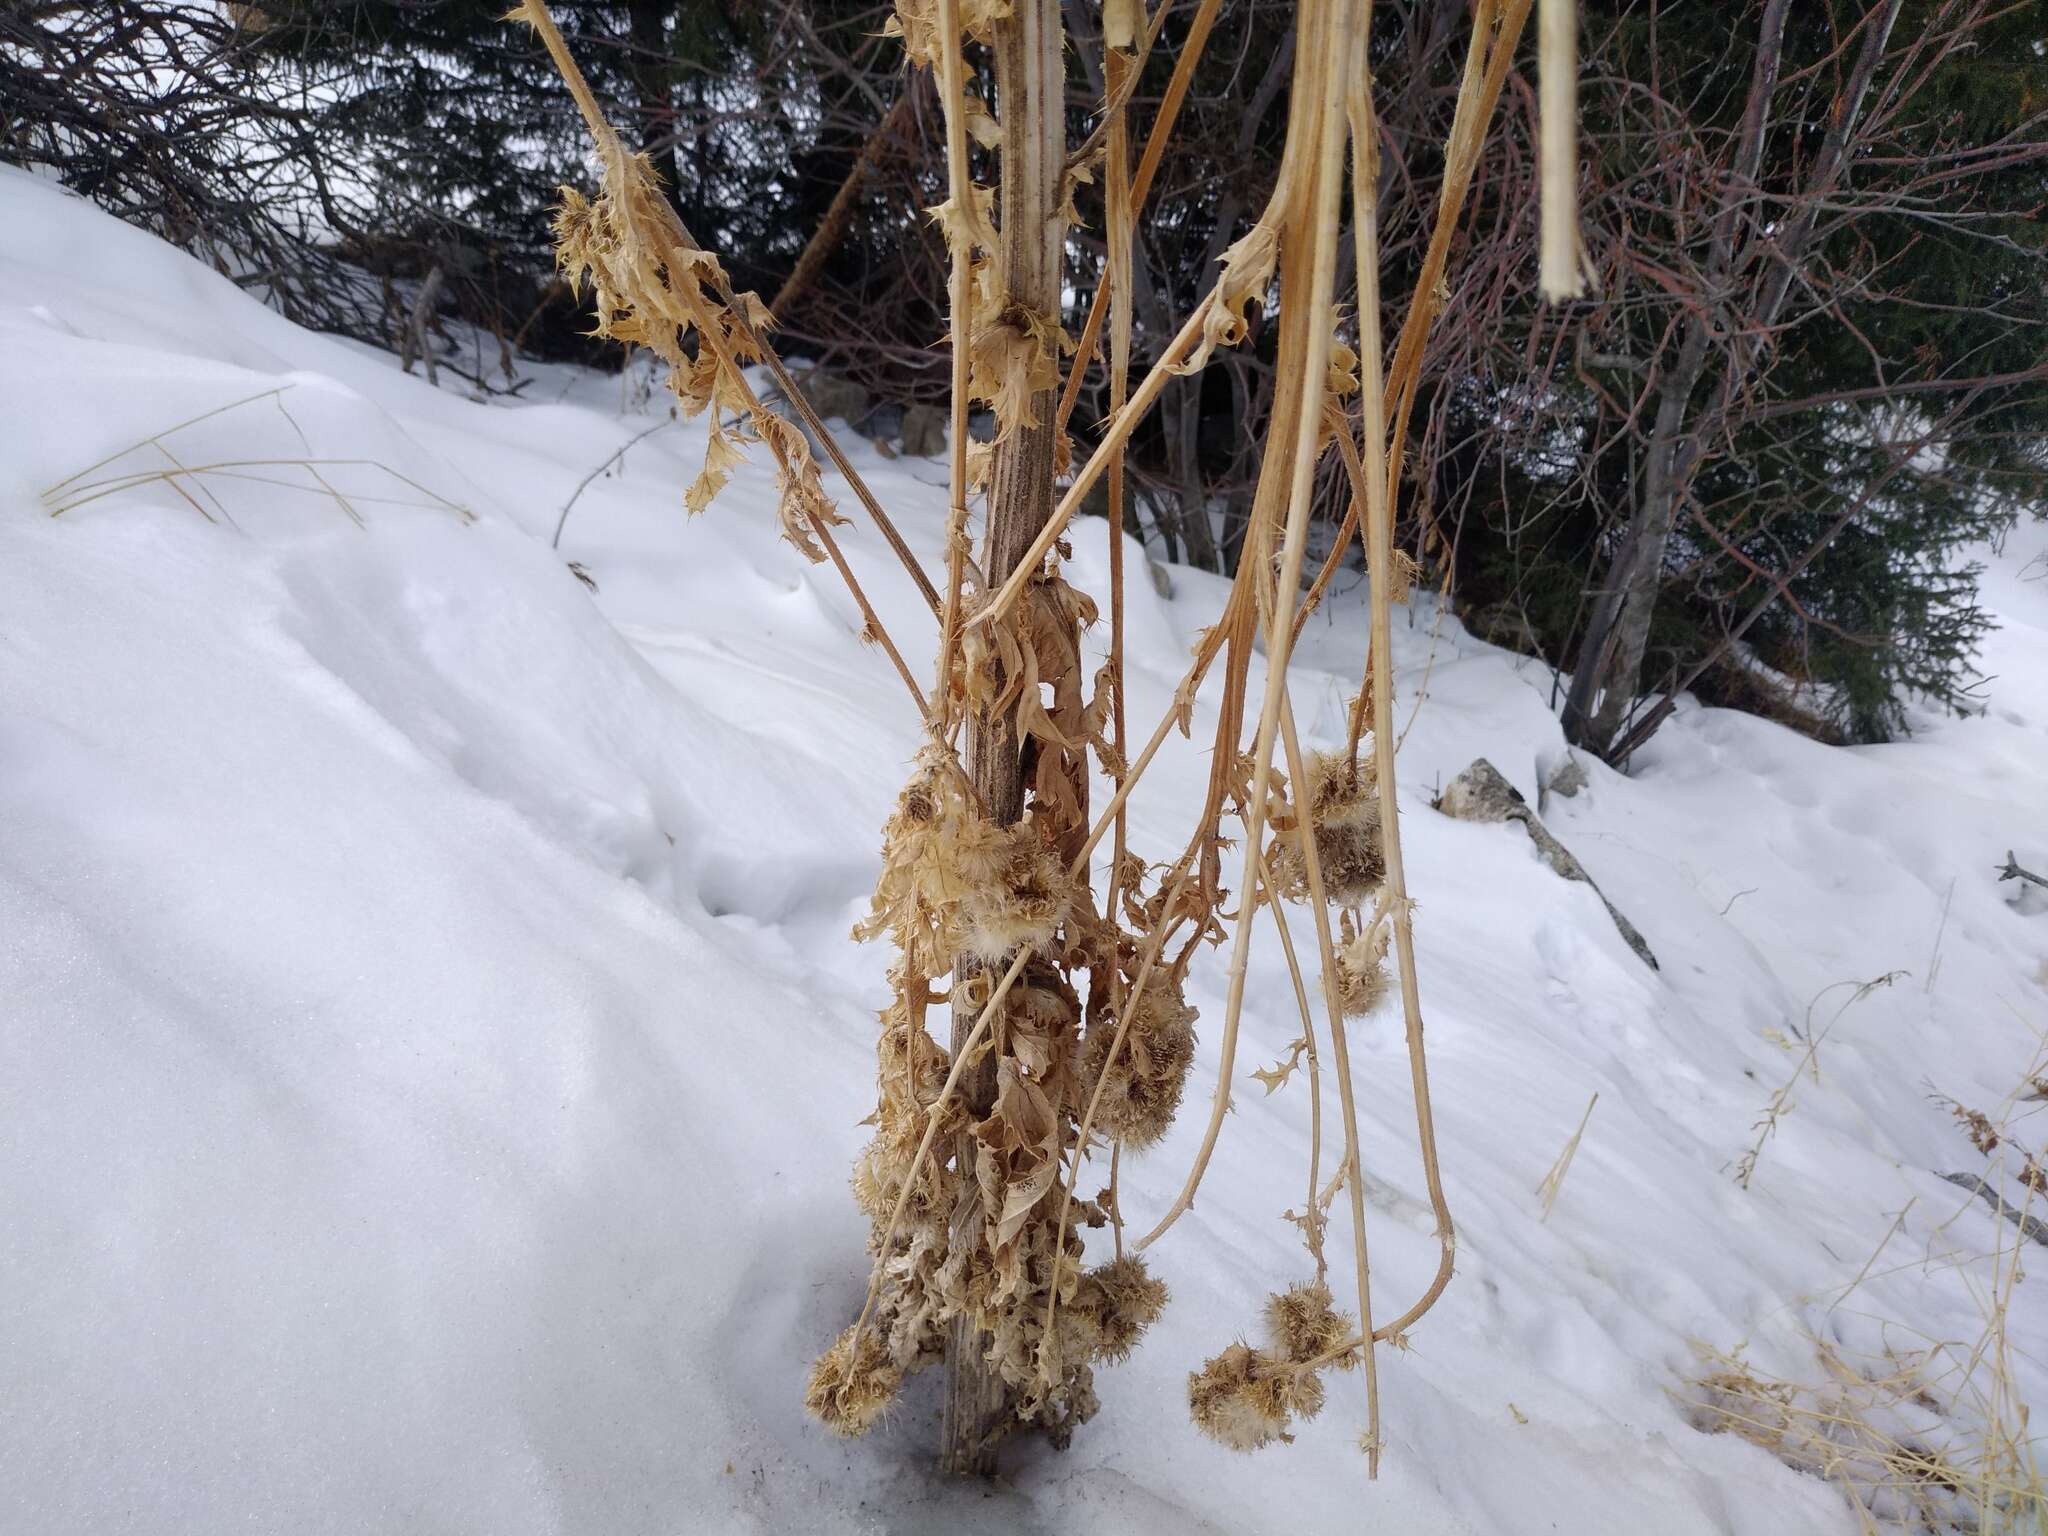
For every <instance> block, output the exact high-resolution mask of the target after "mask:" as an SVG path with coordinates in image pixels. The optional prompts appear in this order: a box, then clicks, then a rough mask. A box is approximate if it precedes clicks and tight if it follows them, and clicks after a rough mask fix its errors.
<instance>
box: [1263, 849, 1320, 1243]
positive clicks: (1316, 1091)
mask: <svg viewBox="0 0 2048 1536" xmlns="http://www.w3.org/2000/svg"><path fill="white" fill-rule="evenodd" d="M1321 873H1322V871H1321V869H1320V867H1318V869H1317V876H1318V878H1320V876H1321ZM1259 890H1260V893H1261V896H1262V899H1263V900H1264V902H1265V904H1266V905H1267V906H1268V907H1269V908H1271V909H1272V913H1273V926H1274V927H1275V928H1277V929H1278V930H1279V932H1280V953H1281V954H1282V955H1283V956H1284V957H1285V958H1286V961H1287V979H1288V981H1289V982H1291V983H1292V984H1293V987H1294V1004H1295V1007H1296V1008H1297V1009H1298V1010H1299V1011H1300V1013H1301V1039H1302V1054H1303V1056H1304V1057H1306V1058H1307V1061H1308V1203H1307V1204H1306V1205H1305V1206H1304V1207H1303V1208H1302V1209H1303V1212H1304V1215H1303V1217H1302V1231H1303V1232H1304V1234H1306V1237H1307V1241H1308V1251H1309V1255H1310V1257H1312V1258H1313V1259H1314V1260H1315V1261H1316V1278H1317V1279H1318V1280H1320V1279H1322V1278H1323V1276H1324V1275H1325V1274H1326V1273H1327V1272H1328V1270H1329V1267H1330V1265H1329V1260H1328V1259H1327V1258H1325V1257H1324V1255H1323V1225H1322V1220H1321V1214H1320V1211H1319V1209H1318V1207H1317V1204H1316V1192H1317V1190H1318V1189H1319V1188H1320V1186H1321V1184H1322V1180H1323V1064H1322V1059H1321V1057H1320V1056H1319V1055H1318V1053H1317V1051H1316V1023H1315V1010H1314V1009H1313V1008H1312V1007H1311V1006H1310V1004H1309V1000H1308V986H1307V983H1306V982H1304V981H1303V980H1302V975H1301V962H1300V960H1299V959H1298V958H1296V956H1295V953H1294V936H1293V934H1291V933H1290V932H1289V931H1288V928H1287V906H1286V903H1284V902H1283V901H1281V900H1280V898H1279V896H1278V895H1276V894H1275V892H1274V890H1273V873H1272V871H1271V870H1270V869H1268V868H1267V866H1266V856H1265V854H1264V853H1261V854H1260V855H1259Z"/></svg>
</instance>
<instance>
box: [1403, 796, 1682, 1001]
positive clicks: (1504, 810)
mask: <svg viewBox="0 0 2048 1536" xmlns="http://www.w3.org/2000/svg"><path fill="white" fill-rule="evenodd" d="M1436 808H1437V809H1438V810H1440V811H1442V812H1443V813H1444V814H1445V815H1446V816H1453V817H1456V818H1457V819H1458V820H1459V821H1516V822H1520V823H1521V825H1522V830H1523V831H1525V832H1527V833H1528V834H1529V840H1530V841H1531V842H1533V843H1534V844H1535V845H1536V853H1537V856H1538V857H1539V858H1541V859H1542V860H1543V862H1544V863H1545V864H1548V865H1549V866H1550V867H1551V869H1552V870H1554V871H1556V872H1557V873H1558V874H1560V875H1562V876H1564V878H1565V879H1567V880H1578V881H1582V882H1584V883H1585V884H1587V885H1590V886H1592V887H1593V894H1594V895H1595V896H1598V897H1599V898H1600V902H1601V905H1603V906H1605V907H1606V908H1607V915H1608V916H1609V917H1611V918H1613V919H1614V926H1615V928H1616V929H1617V930H1619V932H1620V934H1621V936H1622V938H1623V939H1624V940H1626V941H1627V943H1628V947H1629V948H1630V949H1632V950H1634V951H1635V952H1636V955H1637V957H1638V958H1639V959H1640V960H1641V961H1642V962H1643V964H1645V965H1647V966H1648V967H1649V968H1650V969H1651V970H1653V971H1654V970H1656V969H1658V966H1657V957H1656V956H1655V955H1654V954H1652V953H1651V952H1650V946H1649V944H1648V942H1647V941H1645V940H1644V938H1643V936H1642V935H1641V934H1640V933H1638V932H1637V931H1636V926H1635V924H1634V923H1631V922H1630V921H1629V920H1628V919H1627V918H1625V917H1623V916H1622V915H1621V913H1620V911H1619V910H1618V909H1617V908H1616V907H1615V905H1614V903H1613V902H1611V901H1609V900H1608V899H1607V896H1606V894H1605V893H1604V892H1603V891H1602V890H1601V889H1600V887H1599V886H1598V885H1594V883H1593V877H1592V876H1591V875H1589V874H1587V873H1586V868H1585V866H1584V865H1583V864H1581V863H1580V862H1579V861H1578V860H1577V859H1575V858H1573V857H1572V854H1571V850H1570V849H1568V848H1566V847H1565V845H1564V844H1563V843H1560V842H1559V841H1558V840H1557V839H1556V838H1554V837H1552V836H1551V835H1550V829H1549V828H1547V827H1545V826H1544V825H1543V823H1542V822H1541V821H1539V820H1537V818H1536V813H1535V812H1534V811H1532V810H1530V809H1529V802H1528V801H1526V800H1524V799H1523V798H1522V796H1521V792H1520V791H1519V790H1517V789H1516V788H1515V786H1514V785H1512V784H1510V783H1509V782H1508V781H1507V779H1506V777H1505V776H1504V775H1503V774H1502V773H1501V771H1500V770H1499V769H1498V768H1496V767H1494V766H1493V764H1491V763H1489V762H1488V761H1487V760H1486V759H1485V758H1483V757H1481V758H1475V759H1473V762H1472V766H1471V767H1469V768H1467V769H1466V770H1465V771H1464V772H1463V773H1461V774H1459V775H1458V776H1457V777H1456V778H1455V779H1453V780H1451V782H1450V783H1449V784H1448V785H1446V786H1445V787H1444V792H1443V794H1442V795H1441V796H1439V797H1438V799H1437V803H1436Z"/></svg>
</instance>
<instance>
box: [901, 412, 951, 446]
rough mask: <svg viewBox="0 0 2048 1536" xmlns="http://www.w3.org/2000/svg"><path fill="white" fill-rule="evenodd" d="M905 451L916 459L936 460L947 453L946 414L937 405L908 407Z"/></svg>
mask: <svg viewBox="0 0 2048 1536" xmlns="http://www.w3.org/2000/svg"><path fill="white" fill-rule="evenodd" d="M903 451H904V452H905V453H907V454H909V455H910V456H911V457H912V458H916V459H935V458H937V457H938V456H939V455H940V454H942V453H944V452H945V451H946V413H945V412H944V411H942V410H940V409H939V408H938V407H937V406H936V405H912V406H906V407H905V408H904V411H903Z"/></svg>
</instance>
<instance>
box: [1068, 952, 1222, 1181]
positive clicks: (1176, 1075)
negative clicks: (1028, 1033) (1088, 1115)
mask: <svg viewBox="0 0 2048 1536" xmlns="http://www.w3.org/2000/svg"><path fill="white" fill-rule="evenodd" d="M1125 1008H1126V1010H1127V1011H1128V1012H1130V1016H1131V1023H1130V1028H1129V1029H1127V1030H1125V1031H1124V1041H1123V1045H1122V1046H1121V1047H1119V1048H1118V1049H1117V1052H1116V1058H1115V1060H1114V1061H1112V1060H1111V1059H1110V1047H1111V1046H1112V1045H1114V1044H1115V1041H1116V1034H1117V1021H1116V1019H1115V1017H1114V1016H1113V1015H1111V1014H1110V1013H1109V1012H1108V1011H1107V1010H1104V1011H1103V1012H1101V1013H1099V1014H1097V1015H1096V1017H1095V1018H1094V1019H1093V1020H1091V1021H1090V1022H1089V1025H1088V1035H1087V1038H1086V1039H1085V1040H1083V1041H1082V1042H1081V1074H1082V1078H1083V1080H1084V1081H1085V1082H1086V1083H1087V1084H1088V1085H1089V1088H1090V1091H1091V1092H1092V1091H1093V1089H1094V1086H1095V1084H1096V1083H1098V1082H1100V1083H1101V1084H1102V1085H1103V1086H1102V1098H1101V1100H1100V1103H1099V1107H1098V1108H1097V1110H1096V1124H1097V1125H1098V1126H1099V1127H1100V1128H1101V1129H1102V1131H1103V1132H1105V1133H1106V1134H1108V1135H1110V1136H1118V1137H1121V1138H1123V1140H1125V1141H1126V1142H1128V1143H1130V1145H1131V1146H1132V1147H1133V1148H1140V1149H1142V1148H1144V1147H1149V1146H1150V1145H1152V1143H1153V1142H1155V1141H1157V1140H1159V1138H1160V1137H1162V1136H1164V1135H1165V1134H1166V1130H1167V1127H1168V1126H1170V1125H1171V1124H1172V1123H1173V1116H1174V1111H1175V1110H1177V1109H1179V1108H1180V1096H1181V1090H1182V1088H1183V1087H1184V1086H1185V1085H1186V1082H1187V1075H1188V1068H1189V1067H1190V1066H1192V1065H1193V1064H1194V1059H1195V1018H1196V1014H1195V1010H1194V1009H1192V1008H1190V1007H1189V1006H1188V1005H1187V1003H1186V1002H1185V1001H1184V1000H1183V999H1182V997H1181V994H1180V987H1179V984H1178V983H1177V982H1175V981H1173V980H1172V979H1171V978H1169V977H1167V976H1165V975H1162V974H1161V973H1160V972H1158V971H1154V972H1153V973H1152V976H1151V978H1150V980H1148V981H1147V982H1146V984H1145V990H1144V992H1143V994H1142V995H1140V996H1139V997H1138V998H1137V1002H1136V1007H1135V1009H1133V1008H1132V1007H1131V1004H1130V1001H1129V999H1128V997H1127V998H1126V1002H1125Z"/></svg>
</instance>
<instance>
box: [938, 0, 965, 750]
mask: <svg viewBox="0 0 2048 1536" xmlns="http://www.w3.org/2000/svg"><path fill="white" fill-rule="evenodd" d="M939 31H940V34H941V36H943V37H944V38H945V39H946V40H947V42H946V46H945V47H944V49H943V50H942V51H941V53H940V56H939V101H940V105H941V107H942V108H943V110H944V112H945V117H946V196H947V198H948V199H949V200H950V201H951V202H952V204H953V206H954V207H956V208H964V207H966V206H967V200H968V198H969V197H970V196H971V195H972V190H973V189H972V187H971V185H970V183H969V180H968V171H967V124H966V120H965V111H964V107H965V102H964V96H965V92H966V89H967V87H966V84H965V82H964V81H963V79H962V78H961V77H962V76H963V74H964V73H965V71H964V69H963V68H962V61H961V58H960V48H959V42H958V39H959V37H960V0H939ZM951 254H952V263H953V265H952V271H951V273H950V274H949V279H948V281H949V300H950V306H951V309H952V316H951V323H952V335H953V355H952V400H951V404H952V433H951V442H950V447H951V450H952V451H951V453H950V455H949V456H948V461H947V462H948V478H947V500H946V601H945V607H944V609H943V611H942V613H941V615H940V619H939V683H938V703H937V708H938V712H939V721H940V730H941V731H942V732H944V731H945V730H947V729H948V728H949V727H950V725H951V723H952V721H953V718H954V715H953V657H954V653H955V652H956V651H958V650H959V635H960V582H961V578H962V571H963V568H964V566H965V564H966V559H967V404H968V396H967V353H968V349H967V337H968V336H970V335H972V334H973V326H974V277H973V267H972V254H973V253H972V252H971V251H969V250H967V249H965V248H964V242H956V243H955V245H954V247H953V250H952V253H951Z"/></svg>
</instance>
